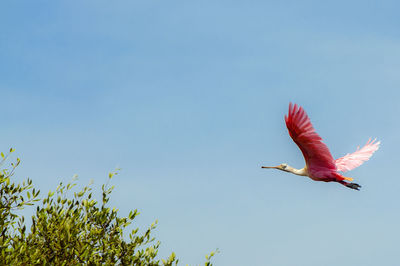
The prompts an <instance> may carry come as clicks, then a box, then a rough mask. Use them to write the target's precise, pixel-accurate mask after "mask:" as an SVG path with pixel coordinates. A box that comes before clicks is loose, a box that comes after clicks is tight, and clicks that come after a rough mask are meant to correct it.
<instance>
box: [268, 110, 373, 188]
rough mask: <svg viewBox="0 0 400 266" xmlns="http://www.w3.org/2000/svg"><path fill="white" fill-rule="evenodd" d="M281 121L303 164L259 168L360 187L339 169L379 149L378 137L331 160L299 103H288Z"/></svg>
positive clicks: (345, 168)
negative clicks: (286, 112) (285, 113)
mask: <svg viewBox="0 0 400 266" xmlns="http://www.w3.org/2000/svg"><path fill="white" fill-rule="evenodd" d="M285 122H286V127H287V128H288V131H289V135H290V137H291V138H292V139H293V141H294V142H295V143H296V144H297V146H299V148H300V150H301V152H302V153H303V156H304V160H305V162H306V166H305V167H304V168H302V169H295V168H293V167H291V166H289V165H287V164H286V163H282V164H280V165H278V166H262V167H261V168H268V169H278V170H281V171H285V172H289V173H292V174H295V175H300V176H308V177H309V178H311V179H312V180H314V181H324V182H338V183H340V184H342V185H344V186H346V187H348V188H351V189H355V190H360V188H361V186H360V185H359V184H357V183H351V181H353V178H351V177H345V176H343V175H341V174H340V172H346V171H350V170H352V169H354V168H356V167H358V166H360V165H361V164H363V163H364V162H365V161H367V160H368V159H369V158H370V157H371V156H372V154H373V153H374V152H375V151H376V150H378V149H379V145H380V141H378V142H377V141H376V139H374V140H372V141H371V139H369V140H368V142H367V144H365V146H364V147H362V148H361V149H360V148H357V150H356V151H355V152H353V153H350V154H346V155H345V156H343V157H341V158H339V159H336V160H335V159H333V157H332V155H331V153H330V151H329V149H328V147H327V146H326V145H325V144H324V143H323V142H322V138H321V137H320V136H319V135H318V134H317V133H316V132H315V129H314V127H313V126H312V124H311V121H310V119H309V118H308V116H307V114H306V112H305V111H304V109H303V108H302V107H301V106H298V105H297V104H294V105H293V104H292V103H290V104H289V114H288V115H287V116H286V115H285ZM347 181H349V182H347Z"/></svg>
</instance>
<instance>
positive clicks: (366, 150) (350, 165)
mask: <svg viewBox="0 0 400 266" xmlns="http://www.w3.org/2000/svg"><path fill="white" fill-rule="evenodd" d="M379 144H381V142H380V141H378V142H376V139H374V140H372V141H371V139H369V140H368V142H367V144H365V146H364V147H362V148H361V149H360V147H358V148H357V150H356V151H355V152H353V153H348V154H346V155H345V156H343V157H341V158H339V159H337V160H336V161H335V164H336V168H337V170H338V171H341V172H346V171H350V170H352V169H354V168H356V167H359V166H360V165H362V164H363V163H364V162H365V161H368V159H369V158H371V156H372V154H373V153H374V152H375V151H377V150H378V149H379Z"/></svg>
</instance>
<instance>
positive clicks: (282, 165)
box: [261, 163, 289, 172]
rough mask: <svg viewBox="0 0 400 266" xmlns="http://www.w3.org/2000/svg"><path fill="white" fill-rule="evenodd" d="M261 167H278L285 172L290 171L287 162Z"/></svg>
mask: <svg viewBox="0 0 400 266" xmlns="http://www.w3.org/2000/svg"><path fill="white" fill-rule="evenodd" d="M261 168H266V169H278V170H282V171H285V172H289V171H288V169H287V168H288V165H287V164H286V163H281V164H280V165H277V166H261Z"/></svg>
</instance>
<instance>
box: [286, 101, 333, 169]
mask: <svg viewBox="0 0 400 266" xmlns="http://www.w3.org/2000/svg"><path fill="white" fill-rule="evenodd" d="M285 122H286V126H287V128H288V130H289V135H290V137H292V139H293V141H294V142H295V143H296V144H297V146H299V148H300V150H301V152H302V153H303V156H304V159H305V161H306V164H307V166H308V168H309V171H311V172H313V171H315V170H325V171H335V170H336V166H335V160H334V159H333V157H332V155H331V153H330V151H329V149H328V147H327V146H326V145H325V144H324V143H323V142H322V138H321V137H320V136H319V135H318V134H317V133H316V132H315V130H314V127H313V126H312V124H311V121H310V119H309V118H308V116H307V114H306V112H305V111H304V109H303V108H302V107H301V106H298V105H297V104H295V105H293V104H292V103H290V104H289V114H288V116H285Z"/></svg>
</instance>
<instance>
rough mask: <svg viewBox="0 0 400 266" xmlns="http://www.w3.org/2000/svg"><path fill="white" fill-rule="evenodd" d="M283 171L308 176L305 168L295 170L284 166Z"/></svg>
mask: <svg viewBox="0 0 400 266" xmlns="http://www.w3.org/2000/svg"><path fill="white" fill-rule="evenodd" d="M285 171H286V172H289V173H292V174H295V175H301V176H308V171H307V166H306V167H304V168H302V169H296V168H293V167H291V166H290V165H288V166H286V169H285Z"/></svg>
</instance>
